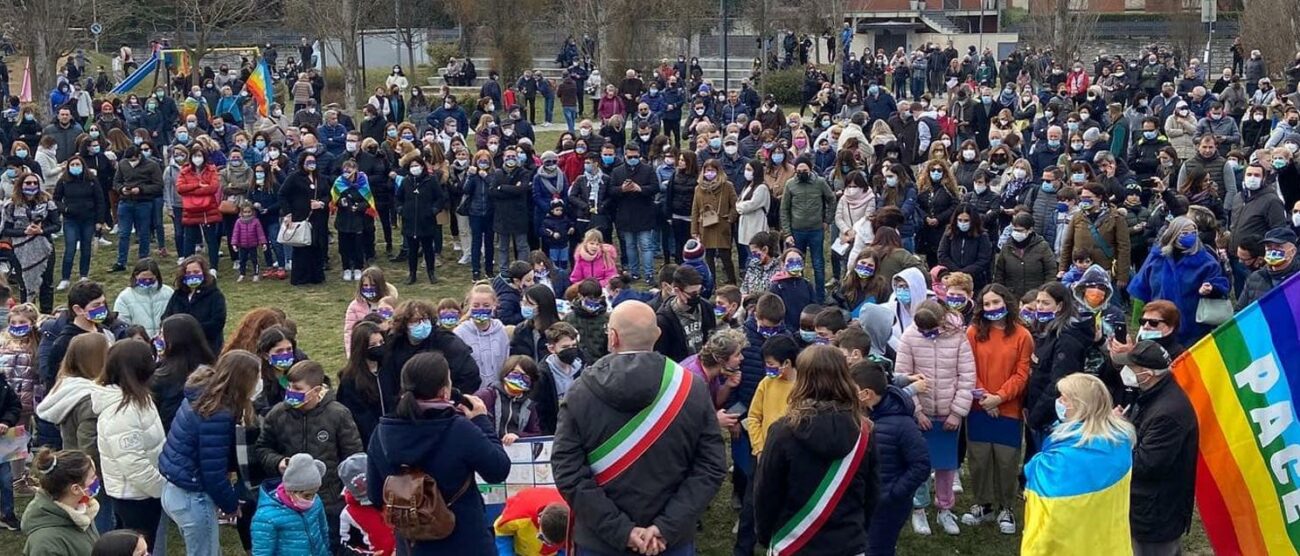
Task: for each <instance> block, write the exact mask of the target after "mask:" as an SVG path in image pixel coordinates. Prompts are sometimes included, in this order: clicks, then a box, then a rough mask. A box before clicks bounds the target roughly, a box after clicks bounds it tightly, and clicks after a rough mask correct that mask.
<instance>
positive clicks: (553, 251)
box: [546, 247, 569, 268]
mask: <svg viewBox="0 0 1300 556" xmlns="http://www.w3.org/2000/svg"><path fill="white" fill-rule="evenodd" d="M546 256H547V257H550V259H551V262H553V263H555V266H557V267H560V268H569V248H568V247H551V248H548V249H547V250H546Z"/></svg>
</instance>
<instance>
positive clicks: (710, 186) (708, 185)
mask: <svg viewBox="0 0 1300 556" xmlns="http://www.w3.org/2000/svg"><path fill="white" fill-rule="evenodd" d="M722 182H723V179H722V172H721V171H719V172H718V175H717V176H714V178H713V181H709V180H706V179H704V172H700V181H699V188H700V189H702V190H704V192H705V193H708V194H710V195H715V194H717V192H718V189H719V188H720V187H722Z"/></svg>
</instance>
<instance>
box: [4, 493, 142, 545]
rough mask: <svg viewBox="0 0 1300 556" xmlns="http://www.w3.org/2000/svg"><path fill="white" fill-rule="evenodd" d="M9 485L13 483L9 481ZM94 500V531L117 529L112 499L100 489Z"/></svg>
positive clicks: (105, 531)
mask: <svg viewBox="0 0 1300 556" xmlns="http://www.w3.org/2000/svg"><path fill="white" fill-rule="evenodd" d="M10 484H13V482H12V481H10ZM95 500H98V501H99V513H97V514H95V530H97V531H102V532H104V533H107V532H109V531H112V530H114V529H117V516H116V515H114V514H113V499H112V498H109V497H108V491H106V490H104V489H100V490H99V495H98V496H96V497H95Z"/></svg>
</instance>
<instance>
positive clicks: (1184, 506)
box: [1128, 376, 1199, 543]
mask: <svg viewBox="0 0 1300 556" xmlns="http://www.w3.org/2000/svg"><path fill="white" fill-rule="evenodd" d="M1128 417H1129V420H1130V421H1132V422H1133V427H1134V428H1136V429H1137V444H1136V445H1134V447H1133V483H1132V486H1131V488H1130V490H1131V498H1130V500H1131V502H1130V503H1131V509H1130V511H1129V524H1130V526H1131V527H1132V529H1133V540H1134V541H1137V542H1145V543H1162V542H1168V541H1173V540H1177V539H1178V538H1179V537H1181V536H1183V534H1185V533H1186V532H1187V531H1188V529H1189V528H1190V527H1191V525H1192V506H1193V504H1194V503H1195V498H1194V494H1195V488H1194V487H1195V485H1196V459H1197V456H1196V452H1197V444H1198V438H1199V437H1198V435H1197V430H1198V429H1197V424H1196V412H1195V411H1194V410H1193V409H1192V403H1191V402H1190V401H1188V400H1187V394H1185V393H1184V392H1183V390H1182V388H1179V387H1178V386H1177V385H1176V384H1174V381H1173V378H1172V377H1169V376H1166V377H1164V378H1163V379H1162V380H1161V381H1160V382H1159V383H1158V384H1156V385H1155V386H1152V387H1151V388H1150V389H1149V390H1146V391H1143V392H1142V393H1140V394H1138V398H1137V402H1136V403H1134V404H1133V406H1132V407H1131V408H1130V409H1129V415H1128Z"/></svg>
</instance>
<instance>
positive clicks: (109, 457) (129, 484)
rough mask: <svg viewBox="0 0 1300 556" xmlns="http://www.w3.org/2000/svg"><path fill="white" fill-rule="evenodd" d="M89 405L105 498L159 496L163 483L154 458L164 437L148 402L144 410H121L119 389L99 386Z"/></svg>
mask: <svg viewBox="0 0 1300 556" xmlns="http://www.w3.org/2000/svg"><path fill="white" fill-rule="evenodd" d="M91 404H92V407H93V408H94V410H95V413H96V414H98V415H99V424H98V425H97V432H98V433H99V456H100V461H101V462H102V464H101V465H102V466H103V469H100V470H99V475H100V476H101V477H103V478H104V489H105V490H106V491H107V492H108V495H109V496H112V497H113V498H119V499H123V500H143V499H145V498H159V497H161V496H162V488H163V484H164V483H166V480H165V479H163V476H162V474H161V473H159V472H158V456H159V455H160V454H162V449H163V443H164V442H166V441H167V434H166V433H165V432H163V426H162V419H160V418H159V417H158V410H157V409H156V408H155V407H154V405H153V403H152V401H150V402H149V404H148V405H147V406H145V407H140V406H138V405H136V404H131V405H128V406H126V407H122V389H121V388H120V387H118V386H100V387H97V388H95V391H94V393H92V394H91Z"/></svg>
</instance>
